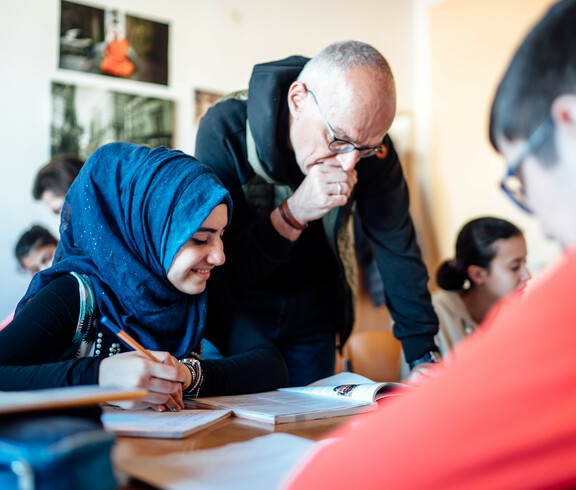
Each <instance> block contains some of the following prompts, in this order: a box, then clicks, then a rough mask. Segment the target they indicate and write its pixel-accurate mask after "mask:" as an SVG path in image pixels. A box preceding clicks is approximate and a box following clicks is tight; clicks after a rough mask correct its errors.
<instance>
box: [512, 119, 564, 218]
mask: <svg viewBox="0 0 576 490" xmlns="http://www.w3.org/2000/svg"><path fill="white" fill-rule="evenodd" d="M553 131H554V121H553V120H552V116H548V117H547V118H546V119H545V120H544V122H542V123H541V124H540V126H538V127H537V128H536V130H535V131H534V132H533V133H532V135H531V136H530V137H529V138H528V140H527V141H526V143H525V145H524V148H523V149H522V151H521V152H520V153H519V154H518V156H517V157H516V158H515V159H514V160H512V161H511V162H510V163H509V164H508V168H507V170H506V174H505V175H504V177H503V178H502V180H501V181H500V187H501V188H502V190H503V191H504V192H505V193H506V195H507V196H508V197H509V198H510V199H511V200H512V201H513V202H514V203H515V204H516V205H517V206H519V207H520V208H522V209H523V210H524V211H526V212H527V213H532V210H531V209H530V207H529V206H528V203H527V202H526V191H525V188H524V182H523V181H522V175H521V167H522V164H523V163H524V160H526V158H527V157H528V156H529V155H531V154H532V153H534V152H535V151H537V150H539V149H540V148H541V147H542V145H543V144H544V143H545V142H546V141H547V140H548V138H550V136H551V135H552V132H553Z"/></svg>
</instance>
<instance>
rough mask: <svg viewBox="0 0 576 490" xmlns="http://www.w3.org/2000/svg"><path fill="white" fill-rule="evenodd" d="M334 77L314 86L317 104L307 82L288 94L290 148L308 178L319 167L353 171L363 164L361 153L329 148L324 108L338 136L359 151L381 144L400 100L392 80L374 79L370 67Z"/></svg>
mask: <svg viewBox="0 0 576 490" xmlns="http://www.w3.org/2000/svg"><path fill="white" fill-rule="evenodd" d="M332 78H333V79H332V80H330V81H326V82H325V83H324V84H322V86H318V87H316V86H315V87H312V86H310V87H309V88H310V90H312V91H313V92H314V94H315V95H316V97H317V100H318V105H316V103H315V102H314V98H313V97H312V96H311V95H310V94H309V92H308V90H307V87H306V85H304V84H303V83H302V82H294V83H293V84H292V86H291V87H290V90H289V93H288V105H289V108H290V144H291V147H292V149H293V150H294V153H295V155H296V161H297V162H298V165H299V166H300V169H301V170H302V173H303V174H304V175H307V174H308V172H309V170H310V168H311V167H312V166H313V165H317V164H319V163H324V164H327V165H331V166H337V167H341V168H342V169H343V170H346V171H348V170H352V169H353V168H354V167H355V165H356V163H357V162H358V160H359V156H358V151H357V150H354V151H351V152H350V153H334V152H332V151H330V150H329V149H328V144H329V143H330V141H331V140H332V137H331V135H330V132H329V130H328V128H327V127H326V125H325V123H324V121H323V119H322V116H321V115H320V112H319V110H321V111H322V113H323V114H324V115H325V117H326V120H327V121H328V123H329V124H330V126H331V127H332V129H333V130H334V133H335V136H336V137H337V138H340V139H344V140H347V141H350V142H352V143H354V144H355V145H356V146H357V147H370V146H377V145H379V144H380V143H381V141H382V139H383V138H384V136H385V135H386V133H387V131H388V129H389V128H390V125H391V124H392V120H393V119H394V114H395V111H396V96H395V90H394V81H393V80H392V79H386V78H384V79H383V78H382V77H381V76H374V72H373V70H371V69H367V68H354V69H351V70H349V71H348V72H347V73H346V74H345V75H342V76H338V77H332ZM316 84H317V85H320V84H318V83H316Z"/></svg>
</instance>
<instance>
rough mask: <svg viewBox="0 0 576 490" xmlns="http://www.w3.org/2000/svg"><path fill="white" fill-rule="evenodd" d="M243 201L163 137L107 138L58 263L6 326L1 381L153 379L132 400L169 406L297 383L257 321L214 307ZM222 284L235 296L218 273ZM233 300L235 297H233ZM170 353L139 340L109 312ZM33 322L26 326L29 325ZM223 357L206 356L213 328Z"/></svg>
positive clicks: (66, 221)
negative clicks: (235, 201)
mask: <svg viewBox="0 0 576 490" xmlns="http://www.w3.org/2000/svg"><path fill="white" fill-rule="evenodd" d="M231 211H232V203H231V200H230V196H229V194H228V191H227V190H226V189H225V188H224V187H223V186H222V184H221V183H220V181H219V180H218V178H217V177H216V176H215V175H214V173H213V172H212V171H211V170H210V169H209V168H208V167H206V166H204V165H202V164H200V163H199V162H198V161H197V160H195V159H194V158H193V157H190V156H188V155H185V154H184V153H182V152H180V151H176V150H169V149H166V148H164V147H160V148H156V149H150V148H148V147H144V146H138V145H133V144H128V143H111V144H108V145H105V146H103V147H102V148H100V149H98V150H97V151H95V152H94V154H93V155H92V156H91V157H90V158H89V159H88V161H87V162H86V163H85V164H84V167H83V169H82V171H81V172H80V174H79V176H78V177H77V178H76V180H75V181H74V183H73V184H72V187H71V188H70V190H69V192H68V194H67V196H66V200H65V203H64V207H63V209H62V216H61V220H62V221H61V224H60V235H61V238H60V243H59V245H58V249H57V251H56V256H55V258H54V263H53V265H52V267H51V268H49V269H47V270H45V271H42V272H40V273H38V274H36V275H35V276H34V278H33V280H32V282H31V284H30V286H29V288H28V291H27V293H26V295H25V296H24V298H23V299H22V301H21V302H20V304H19V305H18V307H17V309H16V316H15V318H14V320H13V321H12V323H11V324H10V325H8V326H7V327H6V328H5V329H4V330H2V331H0V390H22V389H34V388H47V387H55V386H67V385H81V384H96V383H99V384H100V385H103V386H122V387H126V388H135V387H140V388H146V389H148V390H149V395H148V396H147V397H146V398H144V399H142V400H138V401H135V402H123V403H122V406H124V407H126V408H142V407H152V408H154V409H157V410H164V409H165V407H164V403H165V402H166V401H167V400H168V399H169V395H172V398H173V399H174V400H175V401H176V403H177V404H179V405H182V403H181V402H182V393H183V392H184V394H188V393H189V394H194V395H198V394H199V393H201V394H203V395H215V394H221V395H224V394H238V393H247V392H256V391H266V390H270V389H275V388H277V387H279V386H282V385H284V384H285V382H286V368H285V365H284V363H283V361H282V359H281V357H280V354H279V353H278V351H277V350H276V349H275V348H274V347H273V346H272V344H271V343H270V342H269V341H268V340H266V337H265V336H263V335H262V334H260V332H259V331H258V330H256V329H255V327H253V326H252V325H251V324H249V323H247V321H246V320H240V321H238V320H235V319H234V317H233V316H232V315H231V314H228V313H226V312H223V311H214V310H213V309H211V308H210V302H209V300H208V294H207V288H206V283H207V280H208V278H209V277H210V271H211V270H212V269H213V268H214V267H216V266H218V265H221V264H223V263H224V259H225V258H224V251H223V247H222V241H221V236H222V233H223V232H224V229H225V227H226V225H227V224H228V221H229V216H230V213H231ZM210 291H211V294H218V295H226V294H227V293H226V289H225V287H223V285H219V284H213V281H211V283H210ZM230 310H232V308H230ZM104 315H105V316H107V317H109V318H110V319H111V320H112V321H113V322H114V323H116V324H117V325H118V326H120V327H121V328H122V329H123V330H124V331H126V332H127V333H128V334H130V335H131V336H132V337H133V338H135V339H136V340H137V341H138V342H139V343H140V344H142V345H143V346H144V347H146V348H147V349H148V350H151V351H154V353H155V356H156V357H157V358H158V359H159V360H161V361H162V364H160V363H154V362H152V361H149V360H147V359H145V358H144V357H142V356H141V355H140V354H138V353H136V352H131V351H129V349H128V348H126V347H125V346H124V345H123V344H121V343H120V342H119V341H118V339H117V338H116V337H115V336H114V335H113V334H112V333H111V332H109V331H107V329H105V328H102V327H101V326H100V323H99V318H100V317H101V316H104ZM23 332H25V335H23ZM204 337H207V338H208V339H209V340H211V341H212V343H214V344H215V345H216V347H217V348H218V349H219V351H220V352H221V353H222V355H223V356H224V357H222V358H219V359H201V356H202V339H203V338H204Z"/></svg>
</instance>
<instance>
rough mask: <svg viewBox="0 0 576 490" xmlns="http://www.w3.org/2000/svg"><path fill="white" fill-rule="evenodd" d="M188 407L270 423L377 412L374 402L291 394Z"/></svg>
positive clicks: (226, 399) (267, 394) (192, 403)
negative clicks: (200, 407)
mask: <svg viewBox="0 0 576 490" xmlns="http://www.w3.org/2000/svg"><path fill="white" fill-rule="evenodd" d="M184 403H185V404H186V406H190V407H194V406H202V405H207V406H211V407H215V408H224V409H230V410H232V411H233V412H234V414H235V415H236V416H237V417H244V418H250V419H253V420H260V421H263V422H269V423H285V422H298V421H301V420H312V419H318V418H327V417H335V416H338V415H350V414H353V413H360V412H365V411H370V410H374V409H375V408H376V404H375V403H374V402H365V401H357V400H351V399H350V398H343V397H340V398H338V397H324V396H316V395H310V394H307V393H295V392H288V391H267V392H264V393H252V394H249V395H233V396H214V397H207V398H198V399H195V400H192V401H187V400H184Z"/></svg>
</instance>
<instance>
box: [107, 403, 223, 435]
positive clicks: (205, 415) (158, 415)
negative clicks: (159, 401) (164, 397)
mask: <svg viewBox="0 0 576 490" xmlns="http://www.w3.org/2000/svg"><path fill="white" fill-rule="evenodd" d="M231 414H232V412H231V411H230V410H180V411H179V412H156V411H154V410H152V409H145V410H124V409H122V408H118V407H104V408H103V409H102V423H103V424H104V429H106V430H107V431H108V432H114V433H115V434H118V435H120V436H132V437H154V438H163V439H179V438H182V437H186V436H189V435H191V434H194V433H195V432H198V431H200V430H202V429H204V428H206V427H209V426H211V425H213V424H215V423H216V422H218V421H220V420H223V419H225V418H227V417H229V416H230V415H231Z"/></svg>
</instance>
